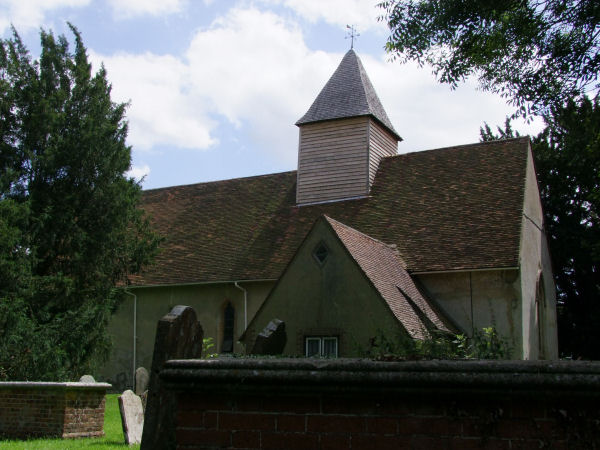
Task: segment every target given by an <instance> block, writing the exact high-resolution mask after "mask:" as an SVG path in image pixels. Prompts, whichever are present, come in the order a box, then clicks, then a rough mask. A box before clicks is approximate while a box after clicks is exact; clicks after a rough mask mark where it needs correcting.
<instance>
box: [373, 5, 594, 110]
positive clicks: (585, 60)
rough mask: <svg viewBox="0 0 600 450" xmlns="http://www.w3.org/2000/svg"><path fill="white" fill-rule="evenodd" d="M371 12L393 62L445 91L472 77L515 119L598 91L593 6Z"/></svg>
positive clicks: (406, 8)
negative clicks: (427, 70) (411, 65)
mask: <svg viewBox="0 0 600 450" xmlns="http://www.w3.org/2000/svg"><path fill="white" fill-rule="evenodd" d="M379 7H380V8H381V9H382V10H383V16H382V17H381V19H382V20H385V22H387V24H388V26H389V28H390V36H389V38H388V41H387V44H386V48H387V50H388V51H389V52H390V53H392V54H393V55H394V57H397V58H398V59H399V60H400V61H402V62H406V61H416V62H417V63H419V64H420V65H425V64H429V65H430V66H431V67H432V68H433V71H434V73H435V75H436V76H437V78H438V80H439V81H440V82H444V83H448V84H450V85H451V86H452V87H456V86H457V84H458V83H459V82H462V81H464V80H465V79H466V78H468V77H470V76H472V75H474V76H477V77H478V79H479V85H480V87H481V88H482V89H484V90H487V91H491V92H496V93H499V94H501V95H502V96H503V97H505V98H506V99H507V100H508V101H509V102H510V103H511V104H512V105H514V106H515V107H516V108H517V109H516V112H515V116H525V117H526V116H529V115H531V114H535V115H547V114H549V113H550V111H551V108H552V107H553V106H560V105H563V104H565V103H566V102H567V100H568V99H572V98H577V97H580V96H581V95H582V94H584V93H588V95H589V94H591V93H593V92H598V90H599V88H600V83H599V82H598V73H599V71H600V2H598V1H597V0H506V1H489V0H485V1H480V0H467V1H465V0H423V1H414V0H391V1H383V2H381V3H380V4H379Z"/></svg>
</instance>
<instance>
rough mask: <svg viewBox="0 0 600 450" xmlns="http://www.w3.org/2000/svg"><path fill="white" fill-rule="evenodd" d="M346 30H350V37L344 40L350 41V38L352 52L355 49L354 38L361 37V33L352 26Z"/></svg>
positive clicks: (348, 26)
mask: <svg viewBox="0 0 600 450" xmlns="http://www.w3.org/2000/svg"><path fill="white" fill-rule="evenodd" d="M346 28H348V30H349V31H348V35H347V36H346V37H345V38H344V39H348V38H350V50H352V49H353V48H354V38H356V37H358V36H360V33H359V32H358V31H356V28H354V25H352V26H350V25H346Z"/></svg>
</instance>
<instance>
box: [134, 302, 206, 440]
mask: <svg viewBox="0 0 600 450" xmlns="http://www.w3.org/2000/svg"><path fill="white" fill-rule="evenodd" d="M203 337H204V332H203V331H202V326H201V325H200V322H198V319H197V318H196V311H194V309H193V308H192V307H190V306H175V307H174V308H173V309H172V310H171V312H170V313H169V314H167V315H166V316H164V317H163V318H162V319H160V320H159V321H158V325H157V326H156V338H155V340H154V353H153V355H152V367H151V369H150V383H149V386H148V397H147V404H146V411H145V415H144V423H145V426H144V432H143V435H142V446H141V450H151V449H161V450H168V449H172V448H174V446H175V417H174V411H175V398H174V397H173V396H169V395H167V393H166V391H165V389H164V388H163V387H162V386H161V383H160V377H159V373H160V371H161V369H162V368H163V365H164V363H165V361H167V360H169V359H192V358H200V357H201V356H202V338H203Z"/></svg>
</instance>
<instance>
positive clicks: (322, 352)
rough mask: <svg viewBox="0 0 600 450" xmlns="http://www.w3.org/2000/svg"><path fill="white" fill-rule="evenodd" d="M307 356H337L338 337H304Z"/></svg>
mask: <svg viewBox="0 0 600 450" xmlns="http://www.w3.org/2000/svg"><path fill="white" fill-rule="evenodd" d="M304 349H305V350H304V354H305V356H307V357H311V356H314V357H323V358H337V355H338V338H337V337H335V336H308V337H306V338H305V339H304Z"/></svg>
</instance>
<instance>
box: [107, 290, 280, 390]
mask: <svg viewBox="0 0 600 450" xmlns="http://www.w3.org/2000/svg"><path fill="white" fill-rule="evenodd" d="M238 284H239V286H241V287H243V288H244V289H246V290H247V291H248V294H247V300H248V311H247V314H248V322H249V321H250V319H251V318H252V317H254V314H255V313H256V311H257V309H258V308H259V306H260V305H261V303H262V302H263V300H264V299H265V297H266V296H267V293H268V292H269V290H270V289H271V287H272V285H273V282H269V281H265V282H240V283H238ZM128 291H129V292H131V293H133V294H135V295H136V296H137V314H136V327H137V333H136V335H137V339H136V358H135V363H134V361H133V315H134V299H133V297H132V296H127V298H126V300H125V301H124V302H123V303H122V304H121V305H120V306H119V309H118V310H117V311H116V313H115V314H114V315H113V317H112V318H111V322H110V324H109V327H108V332H109V334H110V335H111V338H112V340H113V350H112V353H111V357H110V360H109V361H108V363H107V364H105V365H104V366H103V368H102V371H101V373H100V376H101V377H102V378H103V379H104V380H106V381H108V382H110V383H111V384H112V385H113V389H114V390H116V391H118V392H122V391H124V390H125V389H131V388H132V387H133V371H134V370H135V369H134V368H137V367H140V366H143V367H145V368H146V369H148V370H150V366H151V364H152V351H153V346H154V336H155V333H156V323H157V322H158V320H159V319H160V318H162V317H163V316H164V315H165V314H167V313H168V312H169V311H171V309H173V307H174V306H176V305H188V306H192V307H193V308H194V309H195V310H196V311H197V314H198V320H199V321H200V323H201V324H202V328H203V329H204V336H205V337H206V338H209V337H210V338H213V342H214V344H215V346H214V347H213V349H212V350H211V352H215V353H216V352H220V351H221V343H222V337H223V311H224V308H225V306H226V305H227V303H228V302H231V304H232V305H233V307H234V308H235V325H234V327H235V333H234V343H235V344H234V352H243V350H244V348H243V347H242V346H241V345H240V344H238V343H237V340H238V338H239V337H240V335H241V334H242V333H243V332H244V330H245V325H244V293H243V292H242V291H241V290H239V289H237V288H236V287H235V286H234V284H233V283H220V284H205V285H195V286H173V287H151V288H130V289H128Z"/></svg>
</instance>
